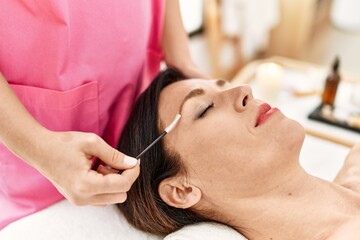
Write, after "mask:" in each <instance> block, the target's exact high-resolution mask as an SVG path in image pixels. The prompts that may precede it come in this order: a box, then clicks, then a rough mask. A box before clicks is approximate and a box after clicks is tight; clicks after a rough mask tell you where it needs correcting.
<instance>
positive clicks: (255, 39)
mask: <svg viewBox="0 0 360 240" xmlns="http://www.w3.org/2000/svg"><path fill="white" fill-rule="evenodd" d="M180 7H181V11H182V16H183V21H184V25H185V28H186V30H187V32H188V33H189V35H190V44H191V46H190V47H191V52H192V55H193V58H194V60H195V62H196V64H197V65H198V66H199V67H200V68H201V69H203V70H205V71H207V72H209V73H211V74H212V75H213V76H214V77H222V78H226V79H231V78H232V77H233V76H234V74H235V73H236V72H238V71H239V70H240V69H241V68H242V67H243V66H244V65H246V64H247V63H249V62H251V61H253V60H256V59H261V58H266V57H271V56H274V55H276V56H284V57H289V58H294V59H299V60H303V61H308V62H312V63H316V64H322V65H329V64H330V63H331V62H332V60H333V58H334V56H335V55H339V56H340V58H341V60H342V66H343V69H344V70H345V71H349V72H352V73H354V74H357V75H359V76H360V61H359V56H360V14H359V9H360V0H191V1H190V0H180Z"/></svg>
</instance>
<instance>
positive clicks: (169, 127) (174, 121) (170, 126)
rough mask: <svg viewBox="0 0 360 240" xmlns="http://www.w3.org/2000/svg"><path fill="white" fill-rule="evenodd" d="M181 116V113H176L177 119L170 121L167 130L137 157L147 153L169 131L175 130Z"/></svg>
mask: <svg viewBox="0 0 360 240" xmlns="http://www.w3.org/2000/svg"><path fill="white" fill-rule="evenodd" d="M180 118H181V115H180V114H176V116H175V119H174V120H173V121H172V122H171V123H170V125H169V126H167V127H166V128H165V130H164V131H163V132H162V133H161V134H160V136H159V137H157V138H156V139H155V140H154V141H153V142H152V143H151V144H150V145H149V146H148V147H147V148H145V149H144V150H143V151H142V152H141V153H140V154H139V155H137V157H136V159H139V158H141V156H142V155H144V153H146V152H147V151H148V150H149V149H150V148H151V147H152V146H154V144H155V143H157V142H158V141H159V140H160V139H162V138H163V137H164V136H165V135H166V134H167V133H169V132H170V131H171V130H173V129H174V128H175V126H176V124H177V123H178V122H179V120H180Z"/></svg>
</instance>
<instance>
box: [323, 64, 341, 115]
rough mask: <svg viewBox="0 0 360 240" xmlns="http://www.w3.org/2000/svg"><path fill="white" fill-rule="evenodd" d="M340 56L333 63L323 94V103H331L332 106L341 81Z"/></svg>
mask: <svg viewBox="0 0 360 240" xmlns="http://www.w3.org/2000/svg"><path fill="white" fill-rule="evenodd" d="M339 65H340V60H339V57H336V58H335V60H334V63H333V64H332V67H331V71H330V73H329V75H328V76H327V78H326V81H325V88H324V91H323V94H322V105H329V106H330V107H331V108H333V107H334V102H335V97H336V91H337V88H338V85H339V82H340V79H341V78H340V74H339Z"/></svg>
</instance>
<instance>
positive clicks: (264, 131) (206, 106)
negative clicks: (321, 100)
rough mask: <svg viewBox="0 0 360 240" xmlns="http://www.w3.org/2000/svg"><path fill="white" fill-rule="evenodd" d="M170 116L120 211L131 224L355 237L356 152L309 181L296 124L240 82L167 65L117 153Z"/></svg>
mask: <svg viewBox="0 0 360 240" xmlns="http://www.w3.org/2000/svg"><path fill="white" fill-rule="evenodd" d="M178 113H180V114H181V115H182V117H181V119H180V121H179V122H178V124H177V126H176V127H175V129H174V130H172V132H171V133H169V134H168V135H166V136H165V137H164V138H163V139H162V142H161V143H158V144H156V145H155V146H154V147H153V148H151V149H150V150H149V151H148V152H147V153H146V154H145V155H144V156H143V157H142V158H141V169H142V171H141V173H140V176H139V178H138V180H137V181H136V182H135V183H134V185H133V186H132V188H131V190H130V191H129V193H128V198H127V201H126V202H125V203H124V204H121V205H119V207H120V209H121V210H122V212H123V213H124V215H125V217H126V218H127V220H128V221H129V222H130V223H131V224H132V225H134V226H135V227H136V228H138V229H141V230H143V231H145V232H149V233H154V234H158V235H165V234H168V233H171V232H173V231H175V230H177V229H179V228H181V227H183V226H185V225H188V224H193V223H198V222H203V221H215V222H220V223H224V224H227V225H229V226H231V227H232V228H234V229H235V230H237V231H238V232H240V233H241V234H243V235H244V236H245V237H247V238H248V239H286V240H289V239H296V240H298V239H314V240H317V239H319V240H320V239H321V240H322V239H339V240H343V239H347V240H350V239H360V193H359V192H360V178H359V177H360V147H359V146H358V147H355V148H354V149H353V150H352V151H351V153H350V154H349V156H348V158H347V159H346V161H345V165H344V167H343V168H342V169H341V171H340V172H339V174H338V176H337V177H336V179H335V181H334V182H333V183H332V182H328V181H325V180H322V179H319V178H316V177H314V176H311V175H309V174H307V173H306V172H305V171H304V169H303V168H302V167H301V166H300V164H299V154H300V150H301V147H302V144H303V140H304V136H305V134H304V129H303V127H302V126H301V125H300V124H299V123H297V122H296V121H294V120H291V119H289V118H287V117H286V116H284V114H283V113H281V111H280V110H278V109H276V108H271V107H270V106H269V105H268V104H266V103H264V102H262V101H261V100H259V99H256V98H254V96H253V95H252V91H251V88H250V87H249V86H248V85H242V86H237V87H233V86H231V85H230V84H229V83H227V82H225V81H223V80H202V79H185V77H184V76H182V74H181V73H179V72H177V71H176V70H174V69H168V70H165V71H164V72H162V73H160V74H159V75H158V76H157V78H156V79H155V80H154V82H153V83H152V84H151V85H150V87H149V88H148V89H147V90H146V91H145V92H144V93H143V94H142V96H141V97H140V98H139V100H138V101H137V103H136V106H135V108H134V110H133V113H132V115H131V117H130V119H129V120H128V122H127V125H126V128H125V130H124V132H123V135H122V138H121V140H120V143H119V150H121V151H122V152H124V153H126V154H128V155H131V156H136V155H137V154H139V153H140V152H141V151H142V150H143V149H145V148H146V147H147V146H148V145H149V144H150V143H151V142H152V141H153V140H154V139H155V138H156V137H157V136H158V135H159V134H160V133H161V132H162V131H163V130H164V128H165V127H166V126H168V125H169V124H170V123H171V122H172V121H173V119H174V117H175V116H176V114H178Z"/></svg>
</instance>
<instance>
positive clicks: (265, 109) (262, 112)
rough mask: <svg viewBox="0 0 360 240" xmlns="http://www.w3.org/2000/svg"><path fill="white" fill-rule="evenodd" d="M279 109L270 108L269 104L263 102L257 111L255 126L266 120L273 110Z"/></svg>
mask: <svg viewBox="0 0 360 240" xmlns="http://www.w3.org/2000/svg"><path fill="white" fill-rule="evenodd" d="M277 111H279V109H277V108H272V107H271V106H270V105H269V104H267V103H263V104H261V105H260V109H259V113H258V116H257V118H256V124H255V127H258V126H260V125H261V124H263V123H264V122H265V121H266V120H268V119H269V117H271V115H273V114H274V113H275V112H277Z"/></svg>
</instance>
